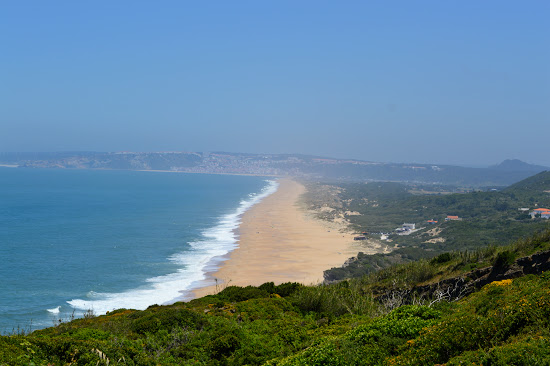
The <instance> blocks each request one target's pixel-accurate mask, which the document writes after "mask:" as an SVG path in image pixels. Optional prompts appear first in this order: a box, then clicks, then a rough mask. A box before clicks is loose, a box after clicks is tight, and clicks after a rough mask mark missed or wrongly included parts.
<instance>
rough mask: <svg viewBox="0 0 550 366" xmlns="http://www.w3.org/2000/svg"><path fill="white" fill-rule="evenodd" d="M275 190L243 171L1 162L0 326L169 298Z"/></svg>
mask: <svg viewBox="0 0 550 366" xmlns="http://www.w3.org/2000/svg"><path fill="white" fill-rule="evenodd" d="M276 189H277V183H276V182H274V181H272V180H266V179H265V178H262V177H250V176H228V175H203V174H177V173H173V174H171V173H153V172H136V171H98V170H55V169H12V168H0V260H1V266H0V278H2V281H0V292H1V293H2V297H1V299H0V332H2V333H6V332H10V331H12V330H13V329H14V328H17V327H20V328H26V329H28V328H29V327H32V329H37V328H43V327H47V326H51V325H53V324H54V323H56V322H58V321H59V319H61V320H67V319H69V318H70V317H71V315H72V314H73V312H74V314H75V315H76V316H81V315H82V314H83V312H85V311H87V310H90V309H91V310H93V311H94V313H96V314H102V313H105V312H106V311H109V310H113V309H117V308H123V307H124V308H134V309H144V308H146V307H147V306H149V305H152V304H163V303H169V302H171V301H174V300H176V299H177V298H179V297H181V296H182V295H184V294H185V290H188V289H189V288H191V287H192V286H193V283H195V282H196V281H198V280H200V279H202V278H204V274H205V271H206V269H207V268H209V267H212V265H215V264H216V263H218V262H219V258H220V256H223V255H225V254H227V253H228V252H229V251H231V250H233V249H235V248H236V246H237V235H236V233H235V229H236V228H237V227H238V225H239V222H240V216H241V215H242V213H244V212H245V211H246V210H247V209H248V208H249V207H251V206H252V205H253V204H255V203H256V202H259V201H260V200H261V199H262V198H263V197H265V196H267V195H269V194H271V193H273V192H274V191H275V190H276Z"/></svg>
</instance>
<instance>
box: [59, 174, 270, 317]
mask: <svg viewBox="0 0 550 366" xmlns="http://www.w3.org/2000/svg"><path fill="white" fill-rule="evenodd" d="M266 183H267V184H266V186H265V187H264V188H263V189H262V190H261V191H260V192H259V193H254V194H249V195H248V197H247V199H244V200H242V201H241V202H240V203H239V206H238V207H237V208H236V209H235V210H234V211H233V212H231V213H229V214H226V215H223V216H222V217H220V218H219V220H218V224H217V225H215V226H213V227H211V228H208V229H206V230H204V231H203V232H202V233H201V239H200V240H197V241H194V242H190V243H188V244H189V246H190V247H191V249H190V250H187V251H185V252H182V253H178V254H175V255H173V256H171V257H170V258H168V259H169V260H170V261H172V262H174V263H176V264H178V265H179V266H181V267H180V268H179V269H178V270H177V272H175V273H171V274H168V275H164V276H157V277H153V278H150V279H148V280H147V281H146V283H145V284H143V285H142V286H140V287H138V288H135V289H132V290H128V291H125V292H120V293H93V294H91V293H90V294H88V296H86V298H85V299H73V300H70V301H67V303H68V304H69V305H70V306H71V307H73V308H74V309H76V310H78V311H81V312H85V311H89V310H92V311H93V312H94V314H98V315H99V314H105V313H106V312H108V311H111V310H114V309H120V308H127V309H138V310H143V309H146V308H147V307H148V306H150V305H154V304H169V303H171V302H174V301H175V300H177V299H178V298H181V296H182V294H183V293H184V292H186V291H187V290H189V289H191V288H192V284H193V283H196V282H197V281H201V280H204V279H205V278H206V273H207V272H210V271H212V270H213V269H215V268H216V267H217V264H219V263H221V262H222V257H223V256H225V255H226V254H228V253H230V252H231V251H232V250H234V249H236V248H237V247H238V236H237V233H236V229H237V228H238V227H239V225H240V223H241V218H242V215H243V214H244V213H245V212H246V211H247V210H248V209H250V208H251V207H252V206H254V205H255V204H256V203H258V202H260V201H261V200H262V199H264V198H265V197H267V196H269V195H271V194H272V193H274V192H275V191H276V190H277V188H278V186H279V184H278V183H277V182H276V181H274V180H267V181H266ZM211 266H214V267H213V268H212V267H211ZM52 310H53V309H52Z"/></svg>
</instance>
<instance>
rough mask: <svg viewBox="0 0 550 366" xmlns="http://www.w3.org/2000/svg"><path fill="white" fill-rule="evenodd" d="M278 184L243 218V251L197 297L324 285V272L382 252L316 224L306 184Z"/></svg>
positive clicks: (203, 285)
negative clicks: (229, 290) (304, 202)
mask: <svg viewBox="0 0 550 366" xmlns="http://www.w3.org/2000/svg"><path fill="white" fill-rule="evenodd" d="M279 184H280V186H279V189H278V190H277V192H275V193H273V194H272V195H270V196H268V197H267V198H265V199H264V200H263V201H261V202H260V203H258V204H257V205H255V206H253V207H252V208H251V209H250V210H248V211H247V212H246V213H245V214H244V215H243V218H242V224H241V226H240V228H239V233H240V238H239V248H238V249H236V250H234V251H233V252H231V253H230V255H229V259H228V260H227V261H225V262H224V263H223V264H222V265H221V267H220V268H219V270H218V271H216V272H214V273H210V274H209V278H208V279H207V280H205V281H203V282H201V283H200V285H199V286H198V287H200V288H198V289H196V290H193V293H194V295H195V296H194V297H201V296H205V295H210V294H214V293H216V291H219V290H221V289H223V288H224V287H225V286H227V285H236V286H247V285H254V286H258V285H261V284H262V283H265V282H270V281H271V282H275V284H280V283H283V282H288V281H292V282H300V283H303V284H317V283H320V282H322V281H323V271H324V270H326V269H329V268H332V267H337V266H341V265H342V264H343V263H344V262H345V261H346V260H347V259H348V258H349V257H352V256H354V255H356V254H357V253H358V252H359V251H363V252H365V253H376V252H379V251H380V250H381V249H380V248H379V247H378V246H373V245H372V244H369V243H367V242H357V241H354V240H353V233H350V232H346V231H345V230H346V227H345V226H344V225H342V224H337V223H334V224H333V223H329V222H326V221H322V220H318V219H316V218H314V215H313V214H314V213H312V212H307V211H306V210H305V209H303V208H302V207H301V206H300V202H299V198H300V196H301V195H302V193H304V192H305V191H306V188H305V187H304V186H303V185H302V184H300V183H298V182H296V181H293V180H290V179H280V180H279ZM369 245H370V246H369ZM216 280H217V286H216Z"/></svg>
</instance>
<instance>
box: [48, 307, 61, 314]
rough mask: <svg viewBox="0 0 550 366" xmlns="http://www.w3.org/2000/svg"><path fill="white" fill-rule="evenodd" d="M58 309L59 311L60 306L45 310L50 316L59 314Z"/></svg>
mask: <svg viewBox="0 0 550 366" xmlns="http://www.w3.org/2000/svg"><path fill="white" fill-rule="evenodd" d="M59 309H61V306H58V307H55V308H53V309H46V310H48V312H49V313H51V314H59Z"/></svg>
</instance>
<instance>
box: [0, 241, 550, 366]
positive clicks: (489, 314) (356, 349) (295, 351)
mask: <svg viewBox="0 0 550 366" xmlns="http://www.w3.org/2000/svg"><path fill="white" fill-rule="evenodd" d="M548 248H550V232H545V233H543V234H539V235H536V236H534V237H532V238H530V239H528V240H522V241H519V242H517V243H515V244H513V245H510V246H506V247H501V248H494V249H492V250H487V249H485V250H479V251H473V252H468V253H454V254H453V255H448V256H443V257H442V258H439V259H433V260H430V261H428V260H423V261H419V262H413V263H409V264H403V265H398V266H394V267H391V268H387V269H385V270H382V271H379V272H376V273H374V274H371V275H370V276H366V277H363V278H361V279H353V280H350V281H344V282H341V283H338V284H336V285H330V286H317V287H305V286H300V285H298V284H284V285H280V286H273V284H269V283H268V284H264V285H262V286H260V287H259V288H256V287H247V288H238V287H228V288H226V289H225V290H223V291H222V292H221V293H219V294H218V295H214V296H207V297H204V298H201V299H197V300H194V301H191V302H189V303H177V304H174V305H171V306H153V307H150V308H149V309H147V310H145V311H135V310H124V309H122V310H118V311H115V312H112V313H109V314H107V315H104V316H99V317H89V318H87V319H79V320H74V321H72V322H70V323H64V324H61V325H59V326H57V327H53V328H48V329H44V330H40V331H35V332H34V333H32V334H29V335H13V336H10V337H0V365H32V364H34V365H49V364H52V365H67V364H72V365H102V364H103V365H106V364H107V363H108V364H109V365H186V364H195V365H244V364H250V365H259V364H270V365H354V364H356V365H376V364H382V365H401V364H403V365H422V364H426V365H428V364H430V365H432V364H435V363H448V364H458V363H459V362H462V361H466V362H467V363H469V362H472V361H476V362H477V364H479V363H480V361H483V362H485V363H484V364H502V365H505V364H512V361H514V360H515V361H514V362H516V363H515V364H520V365H523V364H526V365H527V364H533V365H536V364H548V363H549V362H550V351H549V349H550V347H549V345H550V343H549V339H550V338H549V337H550V329H549V319H550V281H549V280H550V276H549V275H550V274H549V273H546V274H541V275H537V276H534V275H529V276H526V277H523V278H518V279H515V280H505V281H500V282H497V283H492V284H489V285H487V286H485V287H484V288H483V289H482V290H481V291H479V292H477V293H474V294H473V295H470V296H468V297H466V298H463V299H462V300H460V301H453V302H450V303H449V302H445V301H440V302H434V303H431V302H432V300H433V299H430V298H425V299H419V300H418V301H417V304H415V305H405V306H398V305H399V302H391V301H380V299H381V298H383V297H384V296H383V295H385V294H386V295H387V294H390V293H393V294H398V295H399V293H400V292H399V290H404V289H409V288H411V287H412V286H415V285H422V284H426V283H428V282H430V281H435V280H437V279H441V278H444V277H449V276H454V275H457V274H462V275H466V274H464V272H465V271H466V270H467V269H468V268H471V265H472V264H473V263H482V264H483V263H485V264H489V265H490V264H493V263H495V262H496V261H498V258H501V257H502V253H508V256H511V259H513V258H514V257H520V256H524V255H526V254H530V253H533V252H536V251H540V250H546V249H548ZM387 298H388V297H387V296H386V299H387ZM394 298H395V296H394ZM430 303H431V306H427V305H428V304H430Z"/></svg>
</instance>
